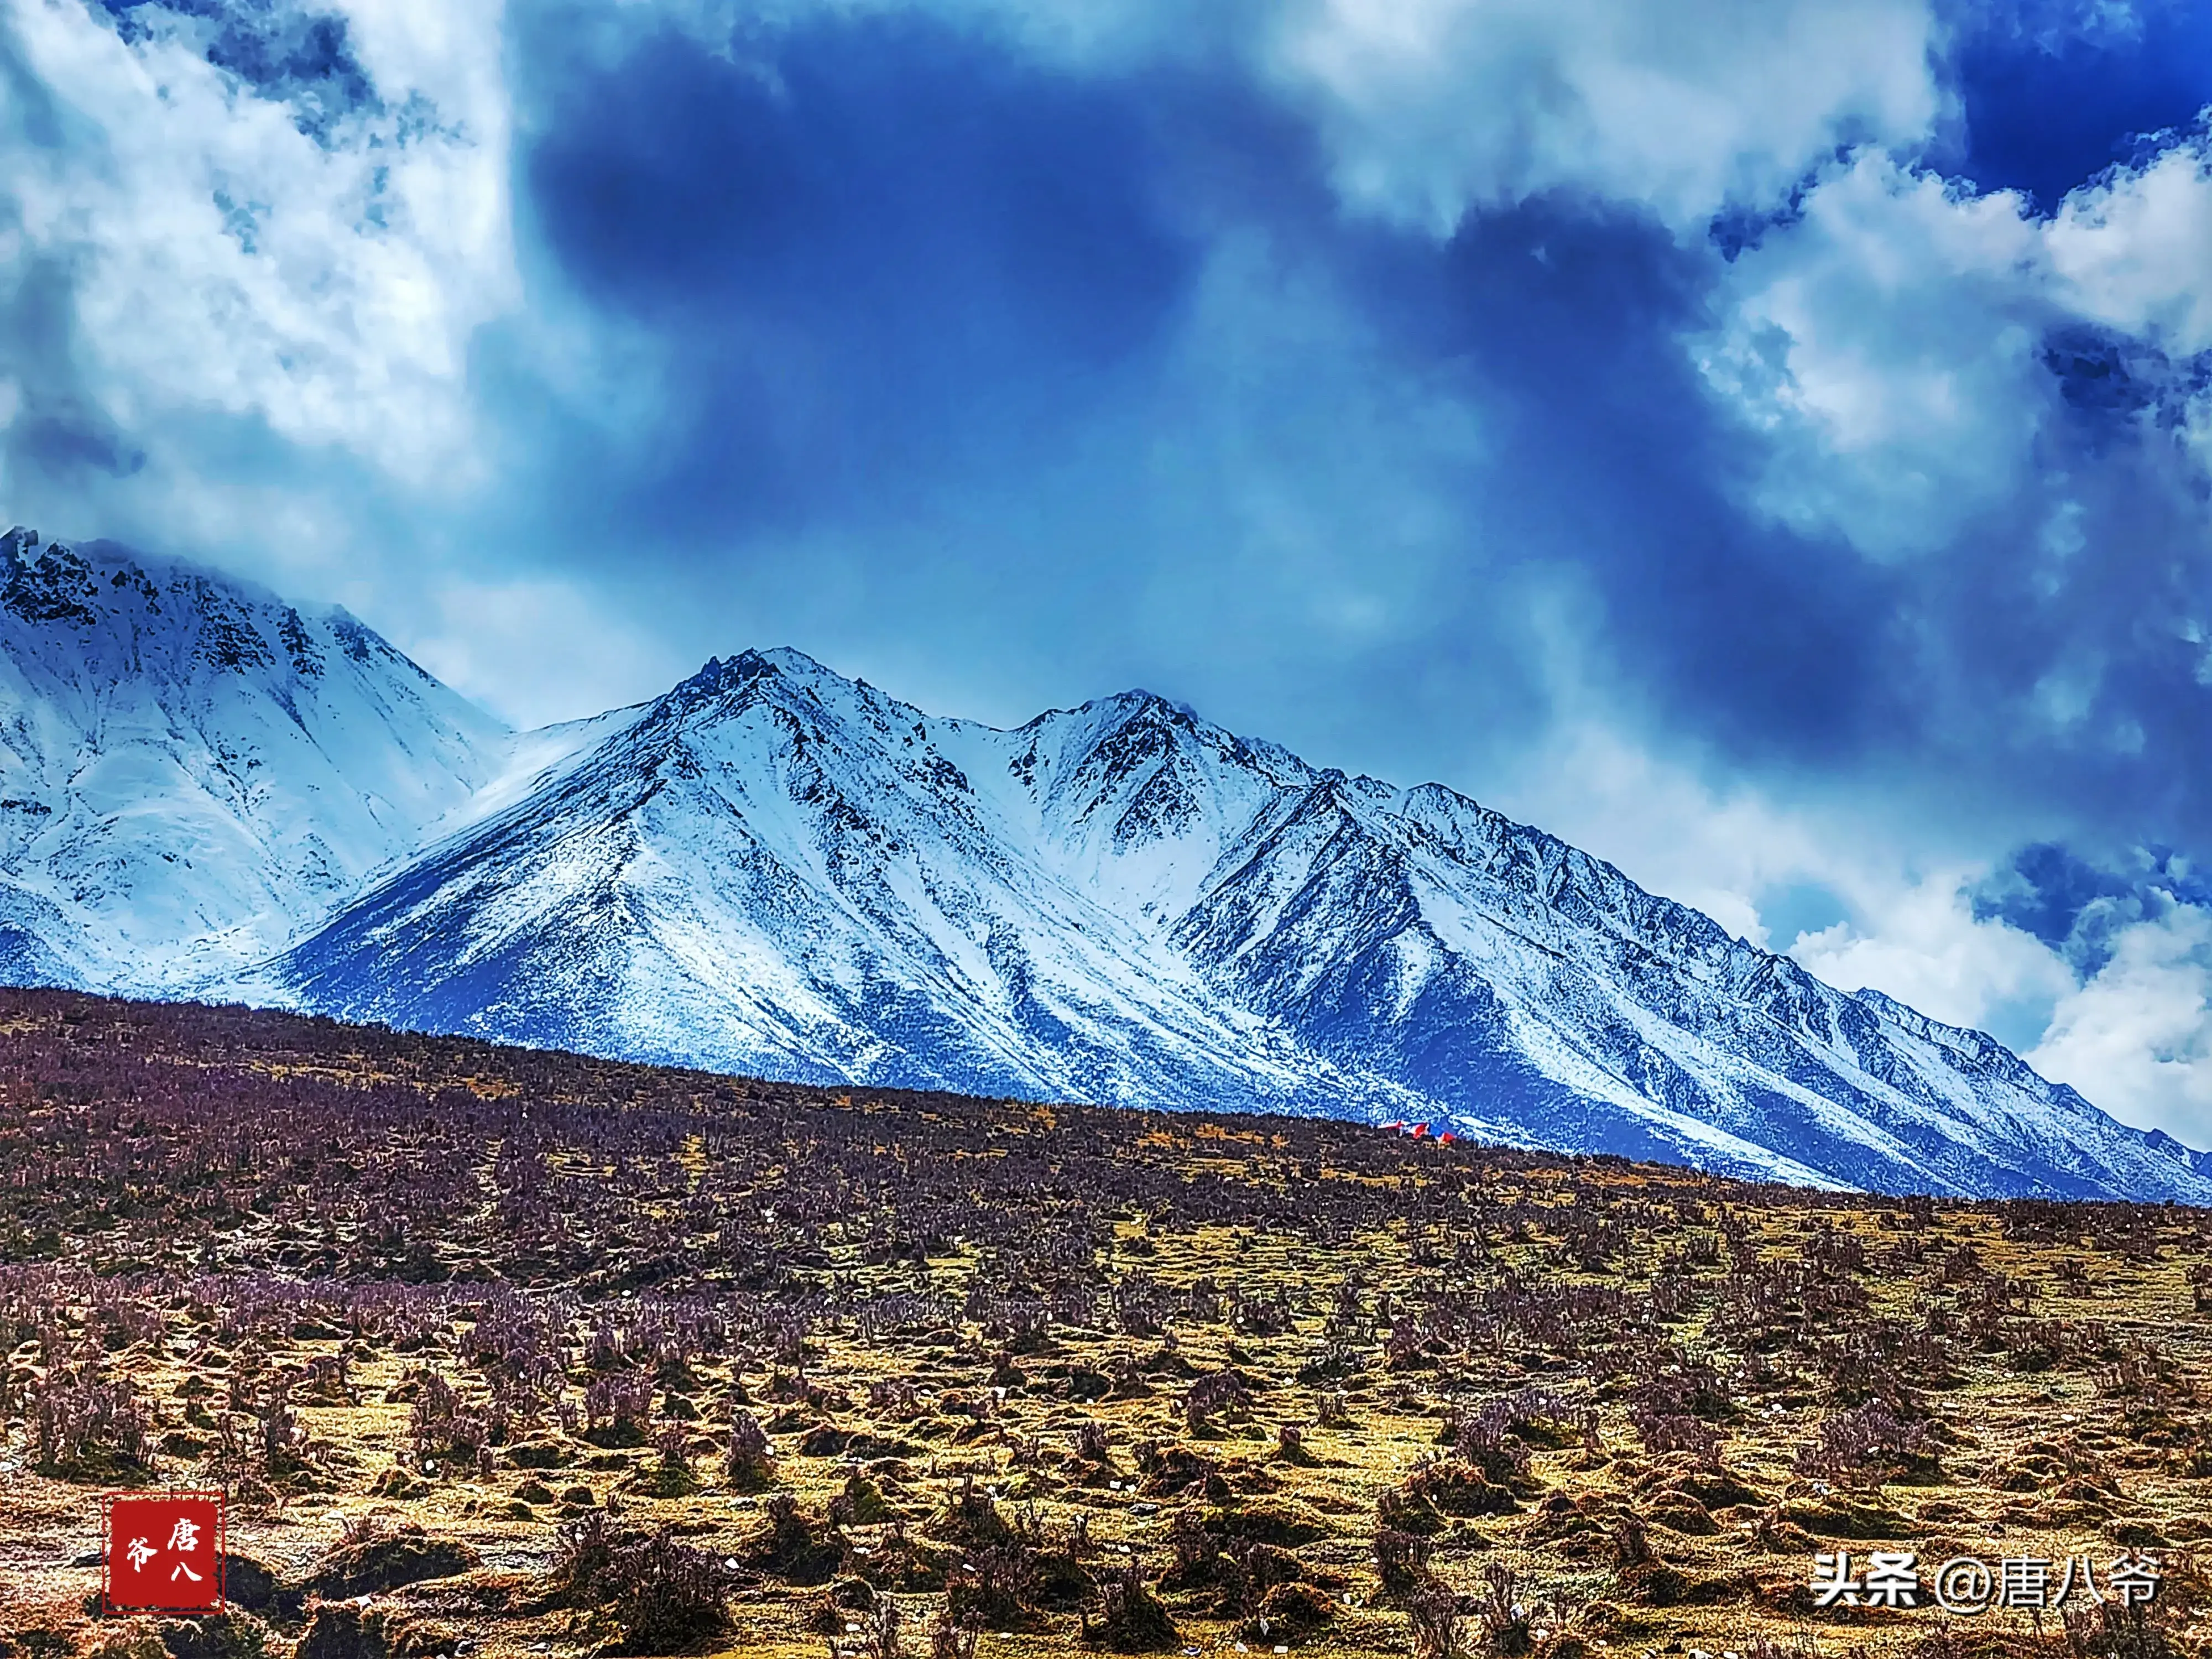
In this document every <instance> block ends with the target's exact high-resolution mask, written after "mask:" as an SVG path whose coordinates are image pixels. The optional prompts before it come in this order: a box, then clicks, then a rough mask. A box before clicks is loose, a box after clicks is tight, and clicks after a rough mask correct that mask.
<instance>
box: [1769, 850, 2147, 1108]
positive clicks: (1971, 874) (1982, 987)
mask: <svg viewBox="0 0 2212 1659" xmlns="http://www.w3.org/2000/svg"><path fill="white" fill-rule="evenodd" d="M1986 873H1987V871H1986V869H1985V868H1984V867H1980V866H1962V867H1954V868H1951V869H1946V870H1939V871H1932V872H1929V873H1927V874H1926V875H1924V876H1921V877H1919V878H1906V879H1899V878H1898V877H1897V876H1896V874H1895V873H1894V872H1884V874H1883V875H1882V876H1881V877H1877V878H1875V880H1873V881H1871V882H1867V883H1865V884H1863V885H1862V886H1861V887H1860V890H1859V891H1858V893H1857V898H1858V901H1859V902H1858V903H1857V906H1856V907H1855V908H1857V910H1858V912H1859V915H1858V917H1857V920H1856V921H1849V922H1839V923H1838V924H1837V925H1836V926H1835V927H1831V928H1828V929H1826V931H1825V932H1822V933H1812V934H1808V935H1807V936H1805V937H1804V938H1802V939H1799V940H1798V941H1797V942H1796V945H1795V946H1794V947H1793V948H1792V949H1791V951H1790V955H1791V956H1793V957H1796V959H1797V961H1798V962H1800V963H1802V964H1803V965H1804V967H1805V968H1806V969H1808V971H1809V972H1811V973H1814V974H1816V975H1819V976H1820V978H1822V979H1824V980H1826V981H1828V982H1829V983H1830V984H1831V985H1834V986H1837V987H1839V988H1841V989H1844V990H1846V991H1855V990H1857V989H1859V988H1860V987H1863V986H1866V987H1873V988H1874V989H1875V990H1878V991H1886V992H1887V993H1888V994H1890V995H1891V996H1893V997H1895V998H1896V999H1897V1000H1899V1001H1900V1002H1905V1003H1909V1004H1911V1006H1913V1007H1915V1008H1917V1009H1919V1010H1920V1012H1923V1013H1924V1014H1928V1015H1929V1016H1931V1017H1932V1018H1936V1019H1940V1020H1942V1021H1944V1022H1945V1023H1947V1024H1952V1025H1963V1026H1966V1027H1969V1028H1971V1029H1973V1030H1986V1029H1987V1028H1988V1027H1990V1025H1991V1024H1995V1023H1996V1021H1997V1018H1998V1016H1999V1015H2000V1014H2002V1013H2005V1012H2008V1011H2009V1009H2010V1008H2011V1007H2012V1006H2018V1005H2021V1004H2027V1005H2030V1006H2034V1007H2036V1008H2038V1009H2039V1010H2040V1009H2042V1008H2046V1007H2049V1006H2051V1005H2052V1004H2053V1003H2055V1002H2056V1001H2057V1000H2058V999H2059V998H2061V997H2063V996H2064V995H2065V994H2067V993H2068V992H2069V991H2070V990H2071V989H2072V987H2073V983H2074V981H2073V976H2072V975H2070V974H2069V972H2068V971H2067V969H2066V965H2065V963H2063V962H2062V961H2061V960H2060V959H2059V957H2057V955H2056V954H2055V953H2054V952H2053V951H2051V950H2049V949H2048V948H2046V947H2045V945H2043V944H2042V943H2041V942H2040V941H2039V940H2037V939H2034V938H2033V936H2031V935H2029V934H2027V933H2022V932H2021V931H2020V930H2019V929H2018V928H2015V927H2008V926H2006V925H2005V924H2004V923H2002V922H2000V921H1977V920H1976V919H1975V917H1974V914H1973V909H1972V905H1971V904H1970V903H1969V902H1968V901H1967V899H1966V890H1967V889H1968V887H1969V886H1970V885H1971V884H1972V883H1973V882H1975V881H1976V880H1978V879H1979V878H1981V877H1982V876H1984V874H1986ZM2084 1092H2085V1093H2088V1094H2089V1095H2090V1097H2091V1098H2092V1099H2096V1100H2098V1103H2099V1104H2100V1105H2102V1104H2104V1102H2103V1101H2102V1100H2100V1099H2098V1097H2097V1096H2096V1095H2095V1094H2094V1092H2093V1091H2084Z"/></svg>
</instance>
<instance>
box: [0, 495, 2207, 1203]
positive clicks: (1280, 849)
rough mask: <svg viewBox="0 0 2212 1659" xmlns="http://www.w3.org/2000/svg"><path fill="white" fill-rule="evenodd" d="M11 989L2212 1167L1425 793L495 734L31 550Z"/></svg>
mask: <svg viewBox="0 0 2212 1659" xmlns="http://www.w3.org/2000/svg"><path fill="white" fill-rule="evenodd" d="M5 550H6V552H7V561H6V565H5V569H4V571H0V576H4V577H5V580H6V583H7V585H6V586H5V589H4V592H0V607H4V611H0V718H4V720H5V722H6V725H5V737H4V742H5V748H4V751H0V773H4V778H0V823H4V826H5V829H6V832H7V834H8V836H9V840H8V841H7V842H5V844H4V848H0V878H4V880H5V881H6V882H7V883H8V884H9V885H7V886H6V887H5V888H4V889H0V903H4V904H5V906H6V907H7V908H6V909H5V910H4V911H0V921H4V924H5V928H6V931H5V933H0V939H4V941H5V943H6V945H7V949H8V951H9V956H8V957H7V958H6V960H5V961H4V963H0V978H10V979H15V980H19V981H20V980H45V981H58V982H64V983H73V984H80V985H84V986H88V987H95V988H103V989H114V990H121V991H135V992H148V991H151V992H155V993H157V994H173V995H174V994H193V993H198V994H222V995H226V996H239V995H244V996H246V997H249V998H251V999H254V1000H271V1001H282V1002H286V1003H290V1004H293V1005H295V1006H303V1007H307V1008H310V1009H313V1010H316V1011H319V1012H326V1013H331V1014H334V1015H337V1016H339V1017H342V1018H356V1019H382V1020H387V1021H390V1022H392V1023H393V1024H404V1025H411V1026H416V1027H422V1028H426V1029H435V1030H448V1031H460V1032H469V1033H474V1034H479V1035H483V1036H496V1037H503V1038H507V1039H512V1040H515V1041H520V1042H535V1043H550V1044H558V1045H561V1046H563V1047H568V1048H579V1049H583V1050H586V1051H590V1052H596V1053H601V1054H614V1055H621V1056H626V1057H630V1058H636V1059H644V1060H671V1061H678V1062H683V1063H689V1064H695V1065H701V1066H714V1067H723V1068H728V1069H733V1070H743V1071H750V1072H756V1073H767V1074H770V1075H778V1076H783V1077H788V1078H793V1079H803V1080H813V1081H836V1080H851V1081H855V1082H867V1083H878V1084H886V1085H889V1084H900V1085H921V1086H937V1087H946V1088H953V1089H959V1090H963V1091H975V1092H983V1093H993V1094H1010V1095H1020V1096H1027V1097H1042V1098H1071V1097H1073V1098H1085V1099H1095V1100H1103V1101H1108V1102H1113V1103H1123V1104H1130V1105H1160V1106H1169V1107H1218V1108H1225V1109H1253V1108H1260V1109H1272V1110H1279V1111H1293V1112H1306V1113H1326V1114H1330V1115H1346V1116H1352V1117H1361V1118H1367V1119H1370V1120H1374V1121H1381V1120H1384V1119H1389V1118H1413V1117H1419V1118H1426V1119H1429V1120H1431V1121H1444V1120H1449V1121H1452V1122H1453V1123H1455V1124H1456V1125H1457V1126H1458V1127H1460V1128H1461V1129H1462V1131H1464V1132H1466V1133H1469V1134H1472V1135H1474V1136H1476V1137H1480V1138H1483V1139H1492V1140H1498V1141H1504V1142H1508V1143H1512V1144H1519V1145H1525V1146H1550V1147H1557V1148H1562V1149H1567V1150H1579V1151H1592V1152H1595V1151H1608V1152H1626V1153H1629V1154H1632V1155H1635V1156H1645V1157H1656V1158H1669V1159H1677V1160H1684V1161H1688V1162H1691V1163H1694V1164H1701V1165H1704V1166H1706V1167H1709V1168H1712V1169H1715V1170H1723V1171H1727V1172H1730V1173H1737V1174H1747V1175H1755V1176H1774V1177H1777V1178H1780V1179H1784V1180H1791V1181H1802V1182H1820V1183H1826V1184H1843V1185H1851V1186H1863V1187H1869V1188H1885V1189H1904V1190H1916V1189H1931V1190H1947V1191H1963V1192H1970V1193H1990V1194H1996V1193H2029V1192H2043V1193H2052V1194H2105V1195H2115V1194H2127V1195H2132V1196H2138V1197H2154V1198H2156V1197H2166V1196H2172V1197H2178V1198H2184V1199H2189V1200H2198V1201H2212V1160H2208V1159H2206V1158H2203V1156H2202V1155H2199V1154H2193V1153H2191V1152H2188V1151H2187V1150H2186V1149H2185V1148H2183V1147H2181V1146H2179V1144H2177V1143H2175V1142H2173V1141H2172V1140H2171V1139H2167V1138H2166V1137H2165V1136H2163V1135H2159V1134H2147V1133H2142V1132H2140V1131H2136V1130H2132V1129H2129V1128H2127V1127H2124V1126H2122V1125H2120V1124H2118V1123H2117V1122H2115V1121H2113V1120H2112V1119H2111V1118H2109V1117H2107V1116H2106V1115H2104V1114H2103V1113H2101V1112H2100V1111H2098V1110H2097V1109H2095V1108H2094V1107H2093V1106H2091V1105H2090V1104H2089V1103H2087V1102H2086V1101H2085V1100H2083V1099H2082V1098H2081V1097H2080V1096H2079V1095H2077V1094H2075V1092H2074V1091H2072V1090H2070V1089H2068V1088H2065V1087H2063V1086H2061V1085H2053V1084H2051V1083H2050V1082H2048V1081H2046V1080H2045V1079H2042V1078H2040V1077H2038V1076H2037V1075H2036V1074H2035V1073H2033V1072H2032V1071H2031V1070H2030V1069H2029V1068H2028V1067H2027V1066H2025V1065H2024V1064H2023V1063H2022V1062H2021V1061H2020V1060H2018V1059H2017V1058H2016V1057H2015V1056H2014V1055H2013V1054H2010V1053H2008V1052H2007V1051H2006V1050H2005V1049H2004V1048H2002V1047H2000V1046H1999V1045H1998V1044H1997V1043H1996V1042H1994V1041H1992V1040H1991V1039H1990V1038H1989V1037H1986V1036H1982V1035H1981V1034H1979V1033H1976V1032H1971V1031H1962V1030H1955V1029H1954V1028H1951V1027H1948V1026H1944V1025H1942V1024H1937V1023H1936V1022H1934V1021H1932V1020H1929V1019H1927V1018H1924V1017H1923V1016H1921V1015H1919V1014H1917V1013H1915V1012H1913V1011H1911V1009H1908V1008H1905V1007H1903V1006H1900V1005H1899V1004H1897V1003H1895V1002H1893V1001H1892V1000H1889V999H1887V998H1886V997H1883V996H1881V995H1880V994H1876V993H1873V992H1860V993H1859V994H1857V995H1856V996H1850V995H1845V994H1843V993H1841V992H1838V991H1836V990H1834V989H1832V987H1828V986H1826V985H1824V984H1822V983H1820V981H1817V980H1815V979H1814V978H1813V977H1812V976H1811V975H1808V974H1807V973H1806V972H1805V971H1804V970H1803V969H1801V968H1799V967H1798V966H1797V965H1796V963H1793V962H1791V961H1790V959H1789V958H1787V957H1778V956H1774V955H1771V954H1769V953H1768V952H1765V951H1759V950H1756V949H1754V948H1753V947H1752V946H1750V945H1745V944H1743V943H1742V942H1741V941H1740V940H1736V939H1731V938H1729V936H1728V935H1727V934H1726V933H1723V931H1722V929H1721V928H1720V927H1718V926H1717V925H1716V924H1715V923H1713V922H1712V921H1710V920H1708V919H1707V918H1706V917H1705V916H1703V915H1699V913H1698V912H1696V911H1694V910H1691V909H1689V908H1686V907H1685V906H1682V905H1679V904H1675V903H1673V902H1670V901H1668V900H1666V899H1662V898H1658V897H1655V896H1652V895H1650V894H1647V893H1645V892H1644V891H1643V890H1640V889H1638V887H1637V886H1636V885H1635V884H1633V883H1632V882H1631V881H1629V880H1628V879H1627V878H1626V877H1625V876H1624V875H1622V874H1621V873H1620V872H1619V871H1617V870H1615V869H1613V867H1612V866H1608V865H1606V864H1604V863H1602V862H1601V861H1599V860H1595V859H1591V858H1589V856H1587V855H1586V854H1582V853H1580V852H1577V850H1575V849H1574V848H1571V847H1568V846H1566V845H1565V844H1564V843H1562V842H1559V841H1557V840H1555V839H1554V838H1553V837H1551V836H1546V835H1544V834H1542V833H1541V831H1538V830H1534V829H1528V828H1527V827H1525V826H1522V825H1520V824H1516V823H1511V822H1510V821H1508V820H1507V819H1505V818H1504V817H1500V816H1499V815H1498V814H1497V813H1494V812H1492V811H1487V810H1486V809H1485V808H1483V807H1481V806H1480V805H1476V804H1475V803H1474V802H1473V801H1471V800H1468V799H1466V798H1465V797H1463V796H1460V795H1457V794H1455V793H1452V792H1451V791H1449V790H1447V789H1444V788H1442V787H1438V786H1436V785H1425V786H1422V787H1418V788H1413V789H1400V788H1396V787H1392V786H1390V785H1388V784H1384V783H1382V782H1379V781H1376V780H1374V779H1372V778H1347V777H1346V776H1345V775H1342V774H1341V773H1338V772H1333V771H1322V770H1320V769H1316V768H1313V767H1310V766H1309V765H1307V764H1306V763H1304V762H1303V761H1301V760H1299V759H1298V758H1297V757H1296V756H1294V755H1291V754H1290V753H1289V752H1287V751H1286V750H1282V749H1280V748H1278V747H1275V746H1273V745H1271V744H1264V743H1257V742H1253V741H1249V740H1247V739H1243V738H1237V737H1235V736H1233V735H1232V734H1231V733H1229V732H1225V731H1223V730H1221V729H1220V728H1218V727H1217V726H1211V725H1209V724H1207V723H1206V722H1205V721H1203V720H1200V719H1198V718H1196V717H1194V715H1192V714H1189V713H1188V712H1186V711H1183V710H1181V709H1179V708H1176V707H1175V706H1173V705H1171V704H1169V703H1167V702H1164V701H1163V700H1161V699H1159V698H1158V697H1154V696H1149V695H1148V694H1146V693H1143V692H1129V693H1125V694H1123V695H1121V696H1115V697H1109V698H1105V699H1103V700H1101V701H1099V702H1092V703H1089V704H1086V705H1085V706H1084V707H1083V708H1078V709H1074V710H1071V711H1056V712H1054V713H1051V714H1044V715H1041V716H1040V717H1038V718H1037V719H1036V720H1032V721H1030V723H1029V724H1028V725H1026V726H1022V727H1020V728H1018V730H1015V731H1012V732H1001V731H997V730H994V729H993V728H990V727H987V726H979V725H975V724H973V723H970V722H966V721H962V720H941V719H932V718H930V717H928V716H926V715H924V714H921V713H920V712H919V711H917V710H915V709H914V708H910V707H908V706H907V705H906V704H903V703H901V702H896V701H895V700H893V699H891V698H890V697H888V696H884V694H883V693H881V692H879V691H877V690H873V689H872V688H871V687H869V686H867V685H866V684H860V683H855V682H852V681H848V680H846V679H843V678H840V677H839V676H837V675H836V674H835V673H832V672H831V671H829V670H827V669H825V668H823V667H822V666H821V665H818V664H817V663H815V662H813V661H811V659H808V658H806V657H805V656H802V655H800V654H799V653H796V652H791V651H776V652H771V653H766V654H764V655H763V654H758V653H751V652H748V653H744V654H743V655H741V656H738V657H735V658H732V659H728V660H726V661H716V662H713V663H709V664H708V665H707V667H706V668H705V669H703V670H702V671H701V672H700V673H698V674H697V675H696V676H694V677H693V678H690V679H689V680H687V681H685V682H684V684H681V685H678V686H677V687H676V688H675V689H674V690H671V691H670V692H669V693H667V694H666V695H665V696H662V697H660V698H658V699H656V700H654V701H653V702H649V703H646V704H643V705H641V706H639V707H637V708H629V709H621V710H616V711H614V712H612V713H610V714H605V715H601V716H599V718H597V719H595V720H586V721H580V722H576V723H574V724H572V725H569V726H559V727H553V728H550V729H548V730H545V731H543V732H529V733H524V734H520V735H517V734H513V733H509V732H506V731H505V730H504V729H503V728H501V726H499V725H498V724H497V722H495V721H494V720H490V719H489V717H487V716H485V715H484V714H482V713H481V712H479V711H477V710H476V709H475V708H472V707H471V705H469V704H468V703H466V702H464V701H463V700H462V699H460V698H459V697H458V696H455V695H454V694H453V693H452V692H450V691H448V690H446V689H445V688H443V687H441V686H440V685H438V684H436V682H435V681H434V680H432V679H431V678H429V677H428V675H426V674H424V673H423V672H422V671H421V670H420V669H418V668H416V666H415V665H413V664H411V663H410V662H408V661H407V660H406V659H405V658H404V657H403V656H401V655H400V654H399V653H398V652H396V651H394V650H393V649H392V647H390V646H388V645H386V644H385V643H384V641H381V640H380V639H378V638H377V637H376V636H375V635H373V634H371V633H369V632H368V629H365V628H363V627H362V625H361V624H360V623H356V622H354V621H353V620H352V619H351V618H349V617H345V616H344V615H343V613H333V614H330V615H325V616H309V615H307V614H305V613H302V612H300V611H295V610H293V609H291V608H290V607H288V606H285V605H283V604H281V603H280V602H278V601H276V600H275V599H270V598H268V597H267V596H265V595H261V594H258V593H254V592H250V591H248V590H246V589H243V588H241V587H240V586H238V585H236V584H234V583H227V582H225V581H223V580H221V579H219V578H216V577H213V576H210V575H209V574H206V573H204V572H197V571H192V570H189V569H185V568H157V567H155V566H151V565H149V564H148V563H146V562H143V561H140V560H135V559H133V558H131V557H130V556H126V555H125V554H124V553H123V552H121V551H120V550H116V549H112V548H106V547H100V546H94V547H88V548H85V549H83V550H76V551H72V550H67V549H56V548H49V549H46V550H45V551H44V552H43V554H41V553H40V550H38V547H37V544H36V540H35V538H30V537H27V535H26V534H24V533H21V532H18V533H17V534H16V535H15V536H13V537H11V538H9V540H8V542H7V543H6V544H5Z"/></svg>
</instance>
